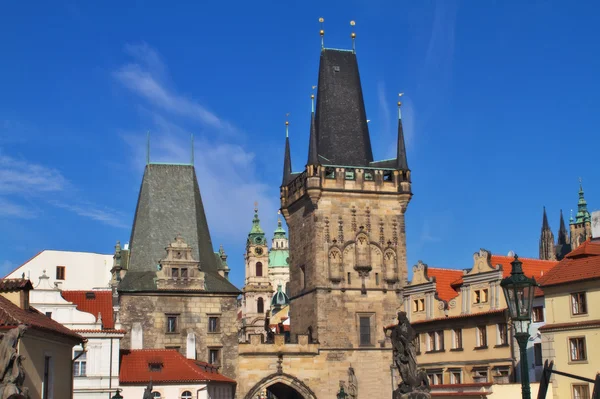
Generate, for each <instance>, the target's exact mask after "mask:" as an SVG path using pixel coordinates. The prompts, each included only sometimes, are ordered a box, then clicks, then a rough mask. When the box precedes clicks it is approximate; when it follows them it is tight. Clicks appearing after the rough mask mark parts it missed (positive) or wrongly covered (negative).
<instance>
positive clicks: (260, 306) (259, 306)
mask: <svg viewBox="0 0 600 399" xmlns="http://www.w3.org/2000/svg"><path fill="white" fill-rule="evenodd" d="M256 311H257V312H258V313H265V302H264V301H263V299H262V298H258V301H256Z"/></svg>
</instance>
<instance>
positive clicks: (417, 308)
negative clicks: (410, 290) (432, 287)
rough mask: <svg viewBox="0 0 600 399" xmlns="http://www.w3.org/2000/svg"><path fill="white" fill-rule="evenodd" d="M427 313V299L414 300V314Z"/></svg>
mask: <svg viewBox="0 0 600 399" xmlns="http://www.w3.org/2000/svg"><path fill="white" fill-rule="evenodd" d="M424 311H425V299H424V298H421V299H415V300H413V312H424Z"/></svg>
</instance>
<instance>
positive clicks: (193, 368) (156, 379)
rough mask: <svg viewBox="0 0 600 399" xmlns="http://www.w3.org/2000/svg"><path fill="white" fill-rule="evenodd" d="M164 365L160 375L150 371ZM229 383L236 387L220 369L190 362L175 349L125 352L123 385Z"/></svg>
mask: <svg viewBox="0 0 600 399" xmlns="http://www.w3.org/2000/svg"><path fill="white" fill-rule="evenodd" d="M156 363H158V364H160V365H161V368H160V371H150V364H156ZM150 380H152V382H153V383H178V382H210V381H214V382H226V383H232V384H235V381H234V380H232V379H231V378H227V377H225V376H224V375H222V374H219V373H218V372H217V371H216V367H214V366H212V365H210V364H208V363H204V362H198V361H195V360H191V359H186V358H185V357H184V356H183V355H182V354H181V353H179V352H178V351H176V350H174V349H138V350H122V351H121V371H120V373H119V382H120V383H121V384H146V383H148V381H150Z"/></svg>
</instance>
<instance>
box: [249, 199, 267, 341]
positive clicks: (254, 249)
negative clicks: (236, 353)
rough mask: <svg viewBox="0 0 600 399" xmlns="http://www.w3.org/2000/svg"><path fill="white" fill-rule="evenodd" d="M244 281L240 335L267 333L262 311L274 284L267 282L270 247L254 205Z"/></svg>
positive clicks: (263, 311)
mask: <svg viewBox="0 0 600 399" xmlns="http://www.w3.org/2000/svg"><path fill="white" fill-rule="evenodd" d="M244 259H245V261H246V280H245V284H244V289H243V295H244V299H243V303H242V306H243V309H242V318H243V325H242V330H243V336H244V339H246V340H247V339H248V337H249V335H250V334H263V335H264V334H266V330H265V314H266V312H267V311H268V309H269V306H270V303H271V297H272V296H273V292H274V290H273V286H272V285H271V282H270V281H269V248H268V247H267V240H266V238H265V232H264V231H263V229H262V228H261V227H260V219H259V218H258V207H255V208H254V218H253V219H252V229H251V230H250V233H248V240H247V241H246V253H245V255H244Z"/></svg>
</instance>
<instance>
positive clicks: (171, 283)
mask: <svg viewBox="0 0 600 399" xmlns="http://www.w3.org/2000/svg"><path fill="white" fill-rule="evenodd" d="M165 250H166V251H167V256H166V257H165V258H164V259H162V260H161V261H160V262H159V263H158V271H157V272H156V286H157V288H158V289H159V290H166V289H172V288H178V289H189V290H204V289H205V286H204V273H203V272H202V270H201V268H200V262H198V261H196V260H194V258H193V257H192V247H190V246H189V245H188V244H187V243H186V242H185V240H184V239H183V237H181V235H179V234H178V235H177V237H175V241H173V242H172V243H170V244H169V245H168V246H167V247H166V248H165Z"/></svg>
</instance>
